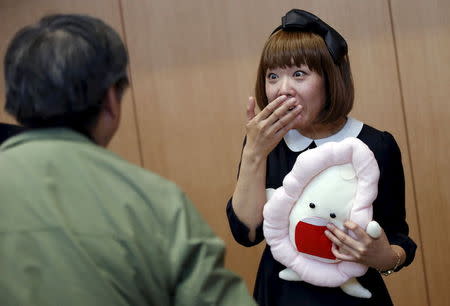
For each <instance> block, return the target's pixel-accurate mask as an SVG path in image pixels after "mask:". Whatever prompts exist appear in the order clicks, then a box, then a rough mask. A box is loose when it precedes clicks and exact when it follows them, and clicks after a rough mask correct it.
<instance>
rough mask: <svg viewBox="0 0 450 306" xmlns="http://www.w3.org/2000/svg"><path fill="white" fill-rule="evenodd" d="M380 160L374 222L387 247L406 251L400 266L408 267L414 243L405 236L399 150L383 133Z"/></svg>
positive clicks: (388, 134) (391, 139) (406, 226)
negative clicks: (378, 225)
mask: <svg viewBox="0 0 450 306" xmlns="http://www.w3.org/2000/svg"><path fill="white" fill-rule="evenodd" d="M381 147H382V149H381V152H380V157H379V159H378V166H379V168H380V180H379V183H378V197H377V199H376V200H375V202H374V219H375V220H376V221H377V222H379V223H380V225H381V227H382V228H383V229H384V231H385V233H386V236H387V238H388V240H389V242H390V243H391V244H395V245H399V246H401V247H402V248H403V249H404V250H405V252H406V260H405V262H404V264H403V265H402V266H399V267H398V268H397V270H396V271H398V270H400V269H401V268H403V267H404V266H408V265H409V264H411V262H412V261H413V259H414V256H415V253H416V248H417V246H416V244H415V242H414V241H413V240H412V239H411V238H410V237H409V236H408V234H409V227H408V224H407V223H406V210H405V177H404V173H403V165H402V160H401V153H400V149H399V147H398V145H397V143H396V141H395V139H394V137H393V136H392V135H391V134H390V133H388V132H383V135H382V144H381Z"/></svg>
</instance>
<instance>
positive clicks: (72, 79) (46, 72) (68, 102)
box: [4, 15, 128, 132]
mask: <svg viewBox="0 0 450 306" xmlns="http://www.w3.org/2000/svg"><path fill="white" fill-rule="evenodd" d="M127 64H128V55H127V52H126V49H125V46H124V44H123V42H122V40H121V39H120V37H119V35H118V34H117V32H116V31H114V30H113V29H112V28H111V27H110V26H108V25H107V24H105V23H104V22H103V21H101V20H99V19H97V18H94V17H90V16H86V15H51V16H47V17H44V18H42V19H41V20H40V21H39V22H38V23H37V24H35V25H31V26H27V27H25V28H23V29H21V30H20V31H19V32H18V33H17V34H16V35H15V36H14V38H13V39H12V41H11V42H10V44H9V47H8V49H7V52H6V55H5V59H4V69H5V71H4V73H5V83H6V104H5V110H6V111H7V112H9V113H10V114H11V115H13V116H14V117H15V118H16V120H17V121H18V122H20V123H21V124H23V125H25V126H28V127H35V128H39V127H56V126H63V127H70V128H74V129H77V130H80V131H83V132H86V130H87V129H88V128H89V127H90V126H91V125H92V124H93V123H95V121H96V119H97V117H98V114H99V112H100V109H101V102H102V98H103V97H104V95H105V93H106V90H107V89H108V88H110V87H111V86H116V88H117V89H119V90H120V91H122V90H123V89H124V87H125V86H126V85H127V84H128V76H127V70H126V69H127Z"/></svg>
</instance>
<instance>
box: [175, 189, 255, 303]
mask: <svg viewBox="0 0 450 306" xmlns="http://www.w3.org/2000/svg"><path fill="white" fill-rule="evenodd" d="M180 201H181V205H180V208H179V209H178V210H177V211H176V214H175V216H174V218H173V222H172V224H173V227H174V229H173V235H172V239H171V240H172V241H171V244H170V247H169V251H168V256H169V259H170V263H171V266H172V268H173V269H172V273H173V286H174V305H198V306H202V305H223V306H225V305H230V306H236V305H242V306H244V305H256V304H255V302H254V300H253V298H252V297H251V296H250V295H249V293H248V290H247V288H246V286H245V283H244V282H243V281H242V280H241V279H240V278H239V277H238V276H236V275H235V274H234V273H232V272H231V271H229V270H227V269H225V268H224V253H225V247H224V242H223V241H222V240H221V239H219V238H218V237H217V236H216V235H215V234H214V233H213V232H212V230H211V229H210V228H209V226H208V225H207V224H206V223H205V222H204V221H203V219H202V218H201V217H200V215H199V214H198V212H197V211H196V210H195V208H194V206H193V205H192V204H191V202H190V201H189V200H188V199H187V198H186V196H185V195H184V194H181V196H180Z"/></svg>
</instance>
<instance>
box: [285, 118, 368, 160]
mask: <svg viewBox="0 0 450 306" xmlns="http://www.w3.org/2000/svg"><path fill="white" fill-rule="evenodd" d="M363 125H364V123H362V122H361V121H358V120H356V119H354V118H351V117H348V118H347V122H346V123H345V125H344V126H343V127H342V129H340V130H339V131H338V132H337V133H335V134H333V135H331V136H328V137H325V138H321V139H311V138H308V137H306V136H303V135H302V134H300V132H299V131H297V130H290V131H289V132H287V134H286V135H285V136H284V142H286V145H287V146H288V148H289V149H290V150H291V151H293V152H300V151H303V150H305V149H306V148H308V147H309V145H310V144H311V143H312V142H315V143H316V145H317V146H320V145H322V144H324V143H326V142H330V141H336V142H338V141H341V140H344V139H345V138H347V137H357V136H358V135H359V133H360V132H361V130H362V128H363Z"/></svg>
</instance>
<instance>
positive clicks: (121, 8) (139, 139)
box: [117, 0, 144, 167]
mask: <svg viewBox="0 0 450 306" xmlns="http://www.w3.org/2000/svg"><path fill="white" fill-rule="evenodd" d="M117 1H118V3H119V14H120V25H121V28H122V35H123V40H124V41H125V45H126V46H127V49H128V40H127V32H126V28H125V17H124V12H123V5H122V0H117ZM129 54H130V53H129V52H128V78H129V80H130V91H131V93H130V94H131V103H132V106H133V107H132V109H133V116H134V127H135V130H136V135H137V145H138V150H139V163H140V166H141V167H144V156H143V153H142V143H141V133H140V128H139V122H138V118H137V109H136V108H137V107H136V97H135V95H134V87H133V77H132V73H131V63H130V57H129V56H130V55H129Z"/></svg>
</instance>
